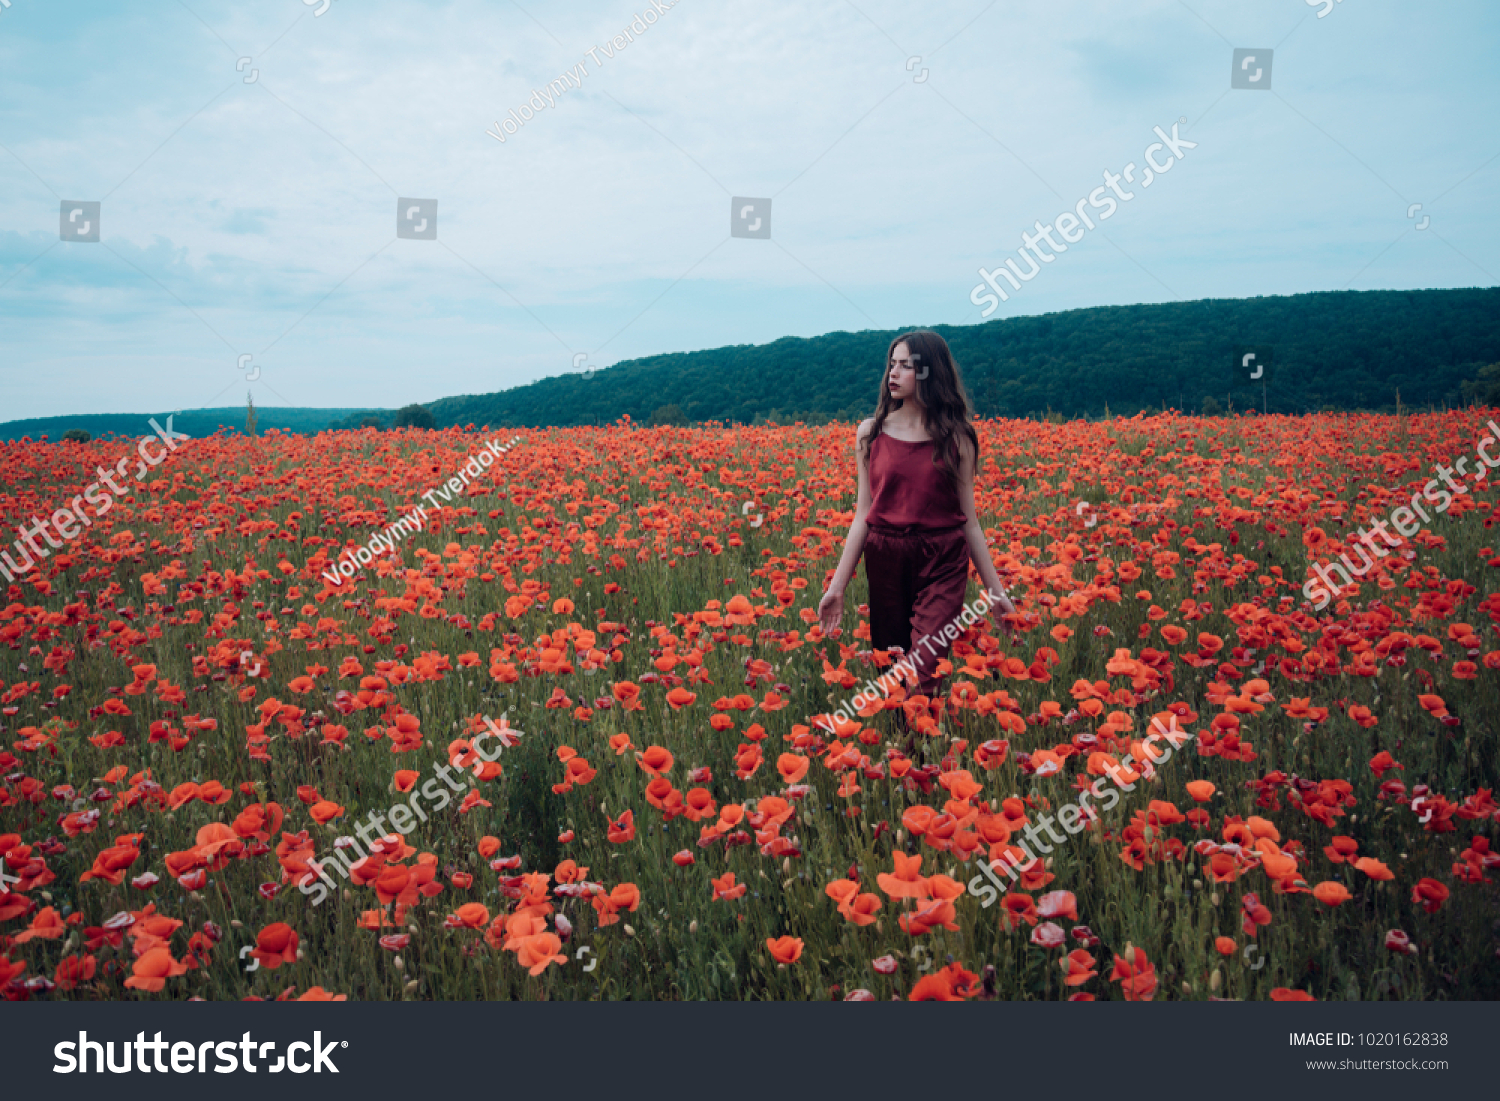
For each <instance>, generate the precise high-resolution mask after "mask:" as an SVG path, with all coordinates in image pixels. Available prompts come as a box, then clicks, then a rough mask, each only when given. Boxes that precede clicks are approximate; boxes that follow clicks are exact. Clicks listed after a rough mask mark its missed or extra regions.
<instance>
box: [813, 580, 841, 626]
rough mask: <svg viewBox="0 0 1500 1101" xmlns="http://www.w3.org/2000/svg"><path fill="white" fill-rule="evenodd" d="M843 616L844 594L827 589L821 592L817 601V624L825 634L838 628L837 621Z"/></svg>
mask: <svg viewBox="0 0 1500 1101" xmlns="http://www.w3.org/2000/svg"><path fill="white" fill-rule="evenodd" d="M843 618H844V594H843V593H842V592H834V591H833V590H831V589H830V590H829V591H828V592H826V593H824V594H823V599H822V600H820V601H818V626H819V627H821V628H822V629H823V633H824V634H825V635H829V636H831V635H832V634H833V633H834V632H835V631H837V630H838V629H839V623H840V622H841V621H842V620H843Z"/></svg>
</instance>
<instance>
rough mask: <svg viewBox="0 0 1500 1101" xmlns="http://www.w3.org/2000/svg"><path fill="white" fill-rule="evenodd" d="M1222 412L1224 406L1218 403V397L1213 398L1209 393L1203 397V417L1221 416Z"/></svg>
mask: <svg viewBox="0 0 1500 1101" xmlns="http://www.w3.org/2000/svg"><path fill="white" fill-rule="evenodd" d="M1223 412H1224V407H1223V406H1222V405H1220V404H1219V401H1218V399H1217V398H1215V397H1214V396H1213V395H1212V394H1209V395H1208V396H1207V397H1206V398H1204V399H1203V415H1204V416H1205V417H1217V416H1221V415H1222V414H1223Z"/></svg>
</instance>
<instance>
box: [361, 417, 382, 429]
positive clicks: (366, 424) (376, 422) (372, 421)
mask: <svg viewBox="0 0 1500 1101" xmlns="http://www.w3.org/2000/svg"><path fill="white" fill-rule="evenodd" d="M359 426H360V427H361V428H381V429H383V428H385V421H383V420H381V419H380V418H379V417H377V416H375V415H374V414H371V415H370V416H368V417H365V418H364V419H363V420H361V421H360V422H359Z"/></svg>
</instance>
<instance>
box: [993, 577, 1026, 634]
mask: <svg viewBox="0 0 1500 1101" xmlns="http://www.w3.org/2000/svg"><path fill="white" fill-rule="evenodd" d="M990 614H991V615H993V616H994V618H995V626H996V627H998V628H999V629H1000V630H1002V631H1004V632H1005V634H1006V636H1007V637H1009V639H1010V640H1011V642H1020V641H1021V635H1020V633H1019V632H1018V631H1017V630H1016V628H1015V623H1014V618H1013V617H1014V616H1015V615H1016V606H1015V603H1014V602H1013V601H1012V600H1011V599H1010V597H1009V596H1007V595H1006V594H1005V592H1004V591H1003V590H1002V591H1001V592H999V593H998V594H997V593H994V592H993V591H992V592H991V593H990Z"/></svg>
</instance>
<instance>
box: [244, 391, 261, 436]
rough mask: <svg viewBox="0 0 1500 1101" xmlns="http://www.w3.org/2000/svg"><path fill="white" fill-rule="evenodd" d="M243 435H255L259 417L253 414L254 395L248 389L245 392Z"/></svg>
mask: <svg viewBox="0 0 1500 1101" xmlns="http://www.w3.org/2000/svg"><path fill="white" fill-rule="evenodd" d="M245 402H246V405H245V435H247V436H253V435H255V426H256V424H258V423H259V421H260V418H259V417H257V416H256V415H255V396H254V395H253V394H251V393H250V392H249V391H246V393H245Z"/></svg>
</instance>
